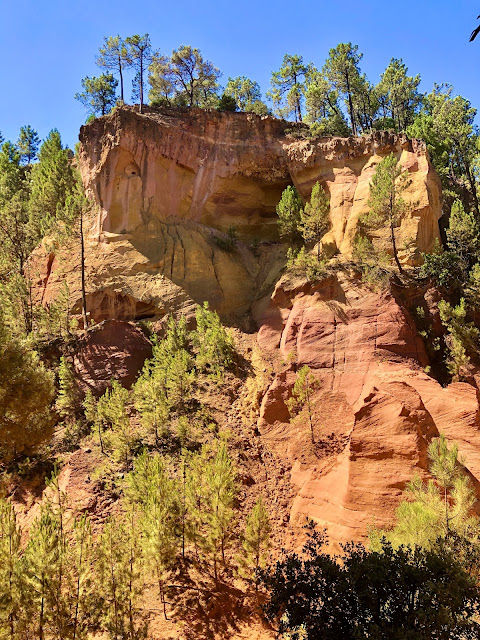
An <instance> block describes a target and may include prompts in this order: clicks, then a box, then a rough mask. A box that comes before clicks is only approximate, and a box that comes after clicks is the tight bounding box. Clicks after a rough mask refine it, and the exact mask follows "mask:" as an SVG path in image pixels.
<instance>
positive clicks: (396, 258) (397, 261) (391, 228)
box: [390, 220, 403, 273]
mask: <svg viewBox="0 0 480 640" xmlns="http://www.w3.org/2000/svg"><path fill="white" fill-rule="evenodd" d="M390 234H391V238H392V249H393V257H394V258H395V262H396V263H397V267H398V270H399V271H400V273H403V268H402V265H401V264H400V260H399V259H398V253H397V244H396V242H395V229H394V227H393V220H390Z"/></svg>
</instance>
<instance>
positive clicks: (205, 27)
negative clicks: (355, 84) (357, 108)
mask: <svg viewBox="0 0 480 640" xmlns="http://www.w3.org/2000/svg"><path fill="white" fill-rule="evenodd" d="M479 13H480V0H478V2H472V1H470V2H467V1H466V0H456V1H455V2H453V1H452V0H428V1H427V0H419V1H417V2H408V3H406V2H399V1H398V0H397V1H393V0H363V1H361V0H357V1H355V2H354V1H352V0H309V1H306V0H297V1H296V2H292V1H291V0H290V1H288V2H287V1H285V0H276V1H270V2H265V0H263V1H262V0H237V1H233V2H232V1H231V0H227V1H225V0H223V1H222V2H220V1H219V0H196V1H195V0H180V1H179V0H166V1H163V2H159V0H155V1H152V0H142V1H141V2H139V1H138V0H111V1H110V2H107V1H106V0H2V2H0V87H1V89H2V91H1V99H0V131H2V133H3V135H4V136H5V137H6V138H9V139H12V140H15V139H16V138H17V135H18V130H19V128H20V126H22V125H24V124H31V125H32V126H33V127H34V128H35V129H37V131H38V132H39V134H40V136H41V137H42V138H43V137H45V136H46V135H47V133H48V131H49V130H50V129H52V128H53V127H57V128H58V129H59V130H60V132H61V134H62V137H63V139H64V141H65V142H67V143H68V144H69V145H70V146H73V145H74V144H75V142H76V140H77V136H78V129H79V126H80V125H81V124H82V123H83V122H84V120H85V117H86V115H85V112H84V109H83V107H82V106H81V105H80V104H79V103H78V102H77V101H76V100H74V97H73V96H74V94H75V92H76V91H79V90H80V89H81V86H80V81H81V79H82V78H83V77H84V76H86V75H90V76H92V75H98V73H100V72H99V70H98V69H97V67H96V66H95V54H96V52H97V49H98V47H99V46H100V45H101V43H102V38H103V36H105V35H116V34H117V33H119V34H120V35H121V36H123V37H126V36H128V35H132V34H135V33H139V34H144V33H149V34H150V37H151V40H152V43H153V45H154V47H156V48H158V49H160V51H161V52H162V53H165V54H168V53H171V51H172V49H173V48H177V47H178V46H179V45H181V44H191V45H193V46H196V47H198V48H199V49H200V50H201V51H202V53H203V54H204V56H205V57H206V58H208V59H210V60H212V62H214V64H215V65H216V66H217V67H219V68H220V69H221V70H222V71H223V74H224V75H223V78H222V82H223V83H226V81H227V79H228V76H237V75H246V76H249V77H251V78H253V79H255V80H257V81H258V82H259V83H260V85H261V88H262V92H263V93H265V91H266V90H267V89H268V83H269V78H270V73H271V71H272V70H275V69H278V68H279V67H280V64H281V61H282V58H283V55H284V54H285V53H291V54H295V53H298V54H301V55H303V57H304V59H305V61H306V62H310V61H312V62H313V63H315V64H316V65H317V66H321V65H322V64H323V61H324V60H325V58H326V56H327V55H328V50H329V49H330V48H331V47H333V46H335V45H336V44H338V43H339V42H349V41H351V42H353V43H355V44H358V45H359V47H360V51H362V52H363V54H364V58H363V60H362V63H361V66H362V69H363V71H365V72H366V73H367V76H368V77H369V79H370V80H371V81H372V82H377V81H378V78H379V76H380V74H381V72H382V71H383V69H384V68H385V66H386V65H387V64H388V62H389V60H390V58H392V57H397V58H403V59H404V61H405V62H406V63H407V65H408V67H409V70H410V72H411V73H412V74H417V73H420V74H421V76H422V90H424V91H425V90H430V89H431V87H432V85H433V82H449V83H451V84H453V85H454V87H455V90H456V92H457V93H460V94H462V95H464V96H465V97H467V98H469V99H470V100H471V101H472V104H473V105H474V106H476V107H477V108H479V109H480V85H479V76H480V64H479V63H480V36H479V39H478V42H474V43H469V42H468V38H469V35H470V32H471V30H472V29H473V27H474V26H475V25H476V24H477V20H476V16H477V15H478V14H479ZM127 92H128V94H129V92H130V87H128V88H127Z"/></svg>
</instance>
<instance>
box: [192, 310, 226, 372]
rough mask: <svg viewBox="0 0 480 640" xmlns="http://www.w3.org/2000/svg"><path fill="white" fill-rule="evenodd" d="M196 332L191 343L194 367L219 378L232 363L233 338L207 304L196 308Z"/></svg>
mask: <svg viewBox="0 0 480 640" xmlns="http://www.w3.org/2000/svg"><path fill="white" fill-rule="evenodd" d="M196 319H197V330H196V331H194V332H193V334H192V337H193V342H194V345H195V346H196V348H197V356H196V360H195V362H196V365H197V367H198V368H199V369H200V370H204V371H207V372H208V373H211V374H212V375H214V376H217V377H221V376H222V374H223V372H224V371H225V370H226V369H229V368H230V367H231V366H232V364H233V361H234V356H235V348H234V344H233V338H232V336H231V335H230V334H229V333H228V331H227V330H226V329H225V327H224V326H223V325H222V323H221V322H220V318H219V317H218V314H217V312H216V311H210V310H209V308H208V302H204V303H203V307H197V313H196Z"/></svg>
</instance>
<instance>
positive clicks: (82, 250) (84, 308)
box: [80, 208, 88, 331]
mask: <svg viewBox="0 0 480 640" xmlns="http://www.w3.org/2000/svg"><path fill="white" fill-rule="evenodd" d="M80 268H81V277H82V317H83V329H84V331H86V330H87V327H88V324H87V296H86V293H85V241H84V238H83V208H82V210H81V211H80Z"/></svg>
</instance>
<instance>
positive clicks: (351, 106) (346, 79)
mask: <svg viewBox="0 0 480 640" xmlns="http://www.w3.org/2000/svg"><path fill="white" fill-rule="evenodd" d="M345 82H346V84H347V96H348V111H349V114H350V123H351V125H352V133H353V135H354V136H355V135H357V126H356V124H355V115H354V111H353V100H352V94H351V91H350V80H349V78H348V71H345Z"/></svg>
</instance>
